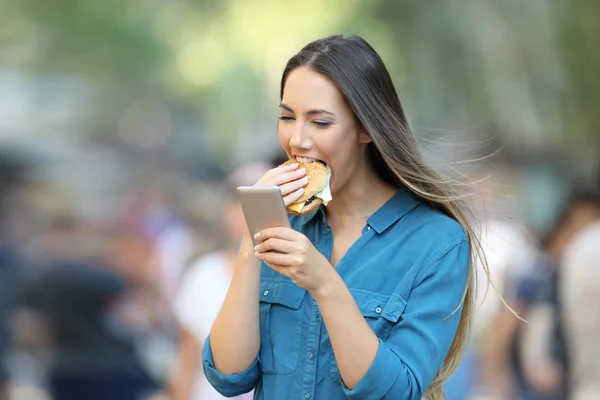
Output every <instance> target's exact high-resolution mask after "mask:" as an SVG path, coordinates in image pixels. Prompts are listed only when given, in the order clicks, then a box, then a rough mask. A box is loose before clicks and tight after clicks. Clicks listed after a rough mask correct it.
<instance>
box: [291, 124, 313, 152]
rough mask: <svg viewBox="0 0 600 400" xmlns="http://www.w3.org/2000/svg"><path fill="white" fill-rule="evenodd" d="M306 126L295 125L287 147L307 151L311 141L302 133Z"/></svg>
mask: <svg viewBox="0 0 600 400" xmlns="http://www.w3.org/2000/svg"><path fill="white" fill-rule="evenodd" d="M305 128H306V124H303V123H296V126H295V127H294V134H293V135H292V137H291V138H290V141H289V145H290V147H291V148H292V149H300V150H308V149H310V146H311V141H310V138H309V137H308V135H307V134H306V132H304V130H305Z"/></svg>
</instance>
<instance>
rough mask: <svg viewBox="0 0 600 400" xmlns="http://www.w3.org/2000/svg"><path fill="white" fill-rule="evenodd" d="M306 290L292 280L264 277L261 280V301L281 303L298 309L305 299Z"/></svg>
mask: <svg viewBox="0 0 600 400" xmlns="http://www.w3.org/2000/svg"><path fill="white" fill-rule="evenodd" d="M305 295H306V290H304V289H302V288H299V287H298V286H296V284H295V283H294V282H292V281H286V280H280V279H276V280H270V279H263V280H261V282H260V293H259V296H260V301H261V302H263V303H271V304H280V305H282V306H285V307H288V308H291V309H294V310H297V309H299V308H300V305H301V304H302V300H304V296H305Z"/></svg>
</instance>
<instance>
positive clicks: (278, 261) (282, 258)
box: [255, 251, 295, 268]
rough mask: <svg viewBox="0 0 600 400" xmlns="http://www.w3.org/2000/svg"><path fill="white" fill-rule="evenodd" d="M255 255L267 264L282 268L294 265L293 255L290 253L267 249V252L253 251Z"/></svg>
mask: <svg viewBox="0 0 600 400" xmlns="http://www.w3.org/2000/svg"><path fill="white" fill-rule="evenodd" d="M255 256H256V258H258V259H259V260H261V261H264V262H265V263H267V264H275V265H278V266H281V267H284V268H286V267H289V266H291V265H295V256H293V255H290V254H283V253H273V252H272V251H269V252H267V253H255Z"/></svg>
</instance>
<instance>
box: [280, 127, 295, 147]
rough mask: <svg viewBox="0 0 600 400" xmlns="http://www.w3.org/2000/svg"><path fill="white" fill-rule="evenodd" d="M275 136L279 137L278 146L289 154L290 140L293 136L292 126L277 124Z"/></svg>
mask: <svg viewBox="0 0 600 400" xmlns="http://www.w3.org/2000/svg"><path fill="white" fill-rule="evenodd" d="M277 134H278V136H279V144H280V145H281V147H283V148H284V149H285V150H286V151H287V152H288V153H289V150H290V140H291V139H292V136H293V134H294V131H293V126H292V124H283V123H281V122H279V124H278V125H277Z"/></svg>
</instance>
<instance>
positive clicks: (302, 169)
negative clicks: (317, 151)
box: [298, 168, 306, 174]
mask: <svg viewBox="0 0 600 400" xmlns="http://www.w3.org/2000/svg"><path fill="white" fill-rule="evenodd" d="M298 172H300V173H303V174H304V173H306V168H300V169H299V170H298Z"/></svg>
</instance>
